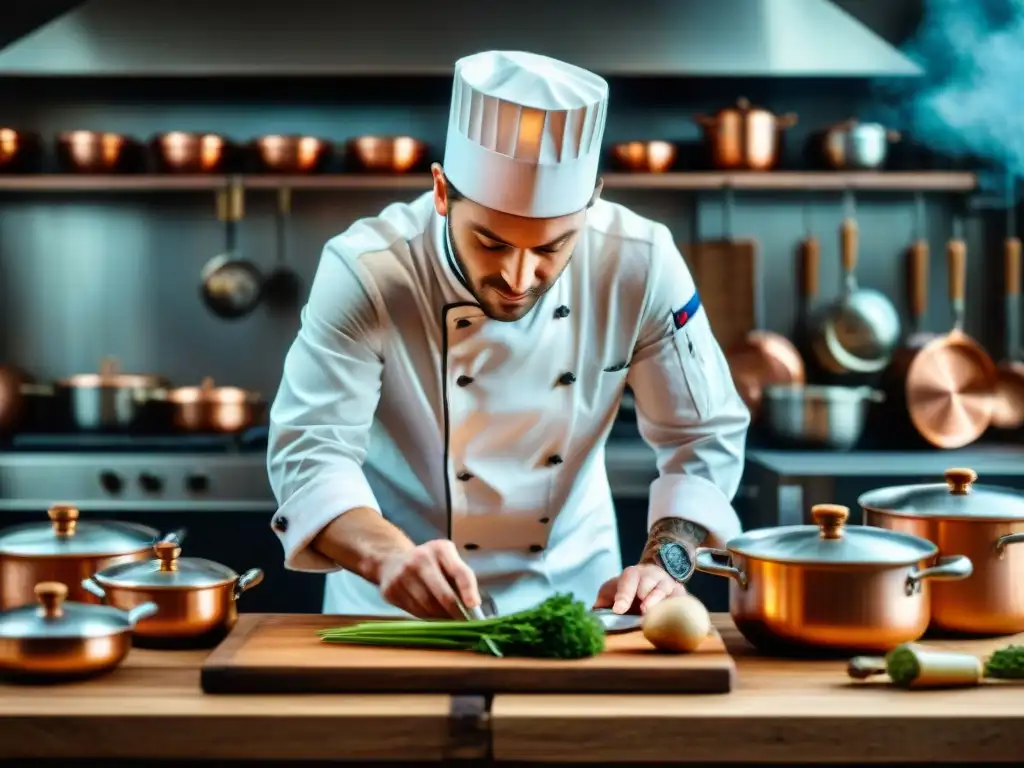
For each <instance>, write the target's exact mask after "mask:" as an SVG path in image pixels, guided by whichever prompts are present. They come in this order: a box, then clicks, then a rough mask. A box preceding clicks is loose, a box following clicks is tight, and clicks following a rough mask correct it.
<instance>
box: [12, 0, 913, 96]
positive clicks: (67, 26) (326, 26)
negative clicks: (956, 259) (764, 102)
mask: <svg viewBox="0 0 1024 768" xmlns="http://www.w3.org/2000/svg"><path fill="white" fill-rule="evenodd" d="M487 48H505V49H516V48H518V49H525V50H530V51H535V52H538V53H547V54H549V55H552V56H557V57H559V58H563V59H566V60H569V61H573V62H575V63H577V64H580V65H581V66H585V67H588V68H592V69H595V70H597V71H599V72H601V73H603V74H606V75H679V76H686V75H692V76H764V77H792V76H825V77H829V76H832V77H837V76H838V77H842V76H865V77H877V76H908V75H909V76H913V75H919V74H921V70H920V68H918V67H917V66H916V65H915V64H914V63H913V62H912V61H910V60H909V59H908V58H907V57H905V56H903V55H902V54H901V53H900V52H899V51H897V50H896V49H895V48H894V47H893V46H892V45H890V44H889V43H888V42H886V41H885V40H883V39H882V38H881V37H880V36H879V35H877V34H875V33H874V32H872V31H871V30H870V29H868V28H867V27H866V26H865V25H863V24H862V23H861V22H859V21H857V20H856V19H855V18H853V17H852V16H851V15H849V14H848V13H846V12H845V11H844V10H842V9H841V8H839V7H838V6H837V5H835V4H833V3H832V2H830V0H630V1H629V2H624V0H588V1H587V2H586V3H576V2H562V3H557V2H553V0H517V2H505V3H484V2H480V0H443V2H435V3H428V2H416V1H415V0H377V1H376V2H375V3H368V2H365V3H353V2H344V1H343V0H333V1H332V0H288V2H285V3H262V2H255V0H174V2H153V1H152V0H89V1H88V2H86V3H85V4H84V5H82V6H81V7H79V8H77V9H76V10H74V11H72V12H70V13H68V14H65V15H64V16H62V17H60V18H58V19H56V20H54V21H52V22H51V23H49V24H47V25H46V26H44V27H42V28H40V29H38V30H36V31H35V32H33V33H31V34H29V35H27V36H26V37H25V38H23V39H21V40H19V41H18V42H16V43H14V44H13V45H11V46H9V47H8V48H6V49H5V50H3V51H2V52H0V75H37V76H39V75H43V76H46V75H49V76H175V75H196V76H211V75H212V76H216V75H368V74H369V75H377V74H445V73H448V72H450V71H451V67H452V62H453V61H454V60H455V59H456V58H458V57H459V56H462V55H465V54H468V53H472V52H474V51H478V50H482V49H487Z"/></svg>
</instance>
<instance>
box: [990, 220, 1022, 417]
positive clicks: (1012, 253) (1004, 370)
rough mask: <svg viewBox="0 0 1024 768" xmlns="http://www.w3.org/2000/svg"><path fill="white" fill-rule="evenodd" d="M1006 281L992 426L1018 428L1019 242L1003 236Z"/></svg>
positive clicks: (1019, 371) (1020, 414) (1020, 398)
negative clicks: (1001, 358) (1003, 353)
mask: <svg viewBox="0 0 1024 768" xmlns="http://www.w3.org/2000/svg"><path fill="white" fill-rule="evenodd" d="M1003 256H1004V259H1005V269H1006V275H1005V281H1006V314H1005V317H1006V328H1005V329H1004V330H1003V333H1004V334H1005V335H1006V359H1005V360H1004V361H1003V362H1001V363H1000V364H999V380H998V382H997V383H996V394H995V404H994V406H993V410H992V426H993V427H997V428H999V429H1019V428H1020V427H1021V426H1024V362H1021V359H1020V354H1021V350H1020V271H1021V242H1020V240H1019V239H1018V238H1017V237H1015V236H1012V235H1011V236H1010V237H1007V238H1006V242H1005V243H1004V246H1003Z"/></svg>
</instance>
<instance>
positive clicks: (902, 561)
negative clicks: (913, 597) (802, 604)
mask: <svg viewBox="0 0 1024 768" xmlns="http://www.w3.org/2000/svg"><path fill="white" fill-rule="evenodd" d="M811 516H812V518H813V519H814V523H815V524H814V525H787V526H783V527H779V528H761V529H759V530H754V531H750V532H748V533H745V534H743V535H742V536H738V537H737V538H735V539H732V540H730V541H729V543H728V548H729V551H731V552H735V553H737V554H740V555H743V556H745V557H751V558H755V559H757V560H767V561H770V562H773V563H793V564H800V565H910V564H912V563H917V562H920V561H921V560H925V559H927V558H929V557H932V556H934V555H935V554H936V553H937V552H938V547H936V546H935V545H934V544H933V543H932V542H930V541H927V540H926V539H922V538H919V537H917V536H912V535H910V534H907V533H899V532H897V531H889V530H886V529H884V528H872V527H868V526H866V525H852V526H848V525H846V521H847V519H848V518H849V516H850V510H849V509H848V508H847V507H842V506H839V505H838V504H818V505H817V506H815V507H814V508H813V509H812V510H811Z"/></svg>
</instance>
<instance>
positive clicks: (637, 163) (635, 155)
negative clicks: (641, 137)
mask: <svg viewBox="0 0 1024 768" xmlns="http://www.w3.org/2000/svg"><path fill="white" fill-rule="evenodd" d="M678 155H679V148H678V147H677V146H676V145H675V144H673V143H672V142H670V141H660V140H656V141H623V142H620V143H618V144H613V145H612V158H613V159H614V160H615V162H616V164H617V165H619V167H621V168H623V169H624V170H626V171H629V172H630V173H665V172H666V171H668V170H670V169H671V168H672V166H673V165H674V164H675V162H676V157H677V156H678Z"/></svg>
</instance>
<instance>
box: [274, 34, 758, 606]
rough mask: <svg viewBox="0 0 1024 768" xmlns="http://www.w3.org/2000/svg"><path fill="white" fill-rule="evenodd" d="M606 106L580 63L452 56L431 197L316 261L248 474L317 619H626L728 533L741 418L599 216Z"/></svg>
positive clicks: (678, 318)
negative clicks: (566, 600) (272, 501)
mask: <svg viewBox="0 0 1024 768" xmlns="http://www.w3.org/2000/svg"><path fill="white" fill-rule="evenodd" d="M607 110H608V85H607V83H606V82H605V81H604V80H603V79H602V78H600V77H598V76H597V75H595V74H593V73H591V72H588V71H586V70H584V69H581V68H579V67H576V66H573V65H570V64H566V63H563V62H560V61H557V60H554V59H551V58H547V57H544V56H538V55H534V54H529V53H520V52H504V51H489V52H486V53H480V54H476V55H472V56H468V57H466V58H463V59H461V60H459V61H458V62H457V63H456V65H455V82H454V89H453V95H452V101H451V112H450V118H449V122H448V133H447V143H446V146H445V152H444V163H443V165H437V164H435V165H434V166H433V167H432V173H433V190H432V191H430V192H428V193H425V194H423V195H422V196H421V197H419V198H418V199H416V200H415V201H413V202H412V203H409V204H405V203H395V204H393V205H390V206H388V207H387V208H385V209H384V210H383V211H382V212H381V213H380V214H379V215H377V216H375V217H371V218H366V219H362V220H360V221H357V222H355V223H354V224H353V225H352V226H351V227H349V229H347V230H346V231H345V232H343V233H342V234H340V235H338V236H336V237H334V238H333V239H331V240H330V241H328V242H327V244H326V246H325V247H324V250H323V253H322V255H321V258H320V263H319V267H318V269H317V273H316V277H315V279H314V281H313V284H312V287H311V291H310V296H309V301H308V303H307V304H306V306H305V307H304V309H303V311H302V324H301V329H300V330H299V332H298V336H297V338H296V339H295V341H294V343H293V344H292V346H291V348H290V350H289V352H288V354H287V357H286V359H285V362H284V372H283V377H282V380H281V385H280V389H279V390H278V392H277V396H276V399H275V400H274V404H273V407H272V410H271V414H270V442H269V450H268V458H267V465H268V470H269V476H270V482H271V485H272V487H273V490H274V493H275V495H276V497H277V501H278V505H279V509H278V511H277V513H276V514H275V515H274V516H273V518H272V521H271V527H272V529H273V530H274V531H275V532H276V534H277V536H278V537H279V538H280V541H281V544H282V546H283V548H284V557H285V564H286V567H288V568H289V569H292V570H296V571H306V572H312V573H326V574H328V576H327V588H326V596H325V600H324V612H325V613H331V614H349V615H351V614H364V615H367V614H369V615H389V614H398V615H405V614H412V615H414V616H420V617H439V616H460V615H461V613H460V610H461V608H460V606H459V604H458V599H457V598H461V601H462V603H463V605H464V606H465V607H467V608H470V609H472V608H474V607H476V606H478V605H480V603H481V594H489V595H490V596H491V598H492V599H493V602H494V604H495V607H496V608H497V610H498V612H499V613H502V614H505V613H509V612H512V611H517V610H521V609H526V608H529V607H531V606H533V605H535V604H537V603H538V602H540V601H542V600H544V599H545V598H547V597H549V596H551V595H552V594H555V593H565V592H570V593H572V594H573V595H575V596H576V597H577V598H579V599H580V600H584V601H586V602H587V604H588V605H596V606H599V607H611V608H613V609H614V610H615V611H617V612H619V613H623V612H626V611H643V610H646V609H647V608H649V607H650V606H652V605H654V604H655V603H657V602H658V601H660V600H662V599H664V598H665V597H667V596H670V595H673V594H677V593H680V592H682V591H683V589H684V587H683V584H684V583H685V581H686V580H687V579H688V578H689V576H690V574H691V573H692V568H693V558H694V550H695V548H696V547H697V546H699V545H702V544H705V543H707V542H712V543H721V542H724V541H725V540H727V539H729V538H731V537H733V536H735V535H736V534H738V533H739V532H740V525H739V522H738V520H737V516H736V514H735V512H734V510H733V508H732V506H731V504H730V500H731V498H732V497H733V495H734V494H735V492H736V490H737V486H738V483H739V480H740V474H741V471H742V467H743V451H744V441H745V437H746V431H747V426H748V423H749V414H748V412H747V410H746V408H745V406H744V405H743V403H742V401H741V400H740V398H739V397H738V395H737V393H736V390H735V388H734V386H733V383H732V379H731V377H730V375H729V370H728V368H727V366H726V363H725V360H724V358H723V355H722V352H721V349H720V348H719V345H718V343H717V342H716V340H715V337H714V335H713V333H712V329H711V327H710V326H709V324H708V317H707V314H706V312H705V311H704V309H703V308H702V306H701V302H700V297H699V295H698V293H697V290H696V288H695V286H694V282H693V279H692V277H691V275H690V272H689V270H688V269H687V266H686V263H685V262H684V260H683V257H682V256H681V255H680V252H679V250H678V249H677V247H676V245H675V243H674V242H673V238H672V234H671V233H670V232H669V230H668V229H667V228H666V227H665V226H664V225H662V224H659V223H657V222H654V221H651V220H649V219H646V218H643V217H642V216H639V215H637V214H636V213H633V212H632V211H630V210H628V209H627V208H624V207H623V206H621V205H617V204H615V203H611V202H607V201H604V200H602V199H601V181H600V179H599V177H598V161H599V157H600V153H601V148H602V144H601V141H602V137H603V134H604V126H605V118H606V116H607ZM626 386H628V387H629V388H630V389H631V390H632V392H633V394H634V397H635V402H636V413H637V419H638V424H639V428H640V432H641V434H642V436H643V438H644V440H645V441H646V442H647V443H648V444H649V445H650V446H651V447H652V448H653V449H654V453H655V456H656V460H657V468H658V472H659V477H658V478H657V479H656V480H655V481H654V482H653V484H652V485H651V489H650V503H649V512H648V515H647V521H646V522H647V529H648V543H647V546H646V548H645V550H644V552H643V555H642V557H641V559H640V562H639V563H636V564H632V565H630V566H629V567H627V568H625V570H623V567H622V558H621V554H620V549H619V542H618V534H617V527H616V518H615V511H614V508H613V504H612V494H611V490H610V488H609V484H608V476H607V473H606V471H605V443H606V440H607V437H608V433H609V430H610V429H611V426H612V422H613V421H614V420H615V417H616V414H617V412H618V409H619V403H620V400H621V398H622V394H623V389H624V388H625V387H626ZM630 522H631V523H633V524H636V525H641V524H642V523H641V521H639V520H637V521H630Z"/></svg>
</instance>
